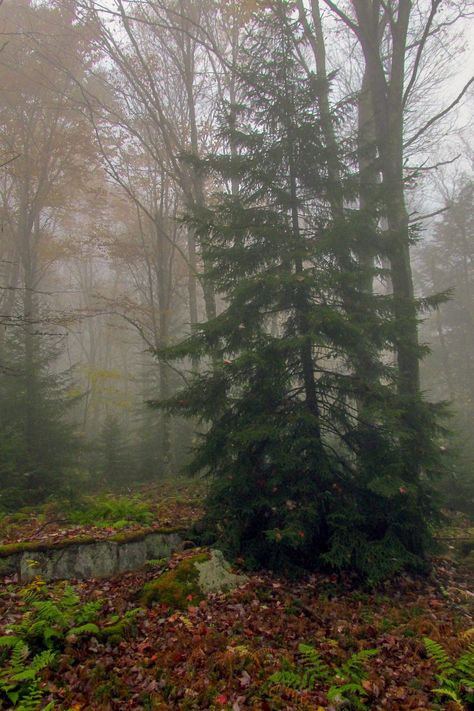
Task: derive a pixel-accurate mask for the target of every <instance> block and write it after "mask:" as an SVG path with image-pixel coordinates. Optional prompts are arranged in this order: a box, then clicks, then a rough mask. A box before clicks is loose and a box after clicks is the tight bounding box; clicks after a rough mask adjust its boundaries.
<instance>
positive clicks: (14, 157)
mask: <svg viewBox="0 0 474 711" xmlns="http://www.w3.org/2000/svg"><path fill="white" fill-rule="evenodd" d="M1 51H2V50H1V49H0V52H1ZM18 158H21V153H18V155H16V156H13V158H9V160H6V161H5V163H0V168H4V167H5V166H6V165H10V163H13V161H14V160H17V159H18Z"/></svg>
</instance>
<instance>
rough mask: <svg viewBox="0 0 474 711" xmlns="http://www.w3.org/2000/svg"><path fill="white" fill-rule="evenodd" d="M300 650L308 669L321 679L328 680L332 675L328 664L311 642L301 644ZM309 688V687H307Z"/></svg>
mask: <svg viewBox="0 0 474 711" xmlns="http://www.w3.org/2000/svg"><path fill="white" fill-rule="evenodd" d="M298 651H299V653H300V654H301V656H302V657H303V660H302V663H303V666H304V667H305V668H306V669H307V671H309V672H311V673H312V674H313V676H314V677H315V678H317V679H319V680H320V681H326V680H327V679H328V678H329V675H330V669H329V667H328V665H327V664H326V663H325V662H324V661H323V660H322V659H321V656H320V654H319V653H318V652H317V651H316V650H315V648H314V647H312V646H311V645H309V644H299V645H298ZM306 688H308V687H306Z"/></svg>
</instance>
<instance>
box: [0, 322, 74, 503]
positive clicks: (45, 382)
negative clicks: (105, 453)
mask: <svg viewBox="0 0 474 711" xmlns="http://www.w3.org/2000/svg"><path fill="white" fill-rule="evenodd" d="M27 329H29V332H28V333H26V331H27ZM12 331H14V333H12ZM27 339H28V340H29V341H30V342H31V345H30V347H29V349H28V358H27V357H26V347H25V342H26V340H27ZM58 355H59V352H58V349H57V348H56V347H54V346H52V345H51V344H48V343H47V342H46V339H45V338H43V337H42V336H41V335H40V334H33V333H32V329H31V328H30V327H29V326H28V325H26V326H25V327H21V320H19V321H18V323H17V328H15V329H11V331H10V332H9V335H8V336H7V338H6V340H5V342H4V344H3V348H2V354H1V362H2V369H1V371H0V488H1V498H0V506H1V507H6V508H12V507H13V508H14V507H17V506H19V505H21V504H26V503H37V502H40V501H43V500H44V499H45V498H46V497H47V496H50V495H53V494H58V493H60V492H61V491H63V490H64V489H65V488H67V487H69V486H70V484H71V472H72V467H73V466H77V458H78V453H79V442H78V440H77V438H76V435H75V433H74V428H73V425H72V423H71V418H70V417H69V416H68V415H69V410H70V407H71V405H72V403H73V400H72V399H71V398H69V397H68V394H67V391H68V389H69V388H70V379H69V376H68V374H67V373H66V374H62V375H61V374H56V373H55V372H54V369H53V364H54V361H55V360H56V359H57V357H58Z"/></svg>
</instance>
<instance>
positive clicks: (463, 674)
mask: <svg viewBox="0 0 474 711" xmlns="http://www.w3.org/2000/svg"><path fill="white" fill-rule="evenodd" d="M473 631H474V630H473ZM473 631H470V632H473ZM424 643H425V648H426V652H427V654H428V656H429V657H430V659H432V660H433V662H434V663H435V664H436V667H437V669H438V674H437V675H436V680H437V682H438V687H437V688H436V689H432V693H433V694H436V695H437V696H440V697H444V698H445V699H449V700H450V701H452V702H454V703H455V704H456V705H457V707H458V708H459V709H460V711H464V709H466V708H472V704H474V642H469V643H468V645H467V648H466V650H465V651H464V652H463V653H462V654H461V655H460V656H459V657H458V658H457V659H451V657H450V656H449V655H448V653H447V652H446V650H445V649H444V647H443V646H442V645H441V644H439V642H435V641H434V640H432V639H429V638H428V637H425V638H424Z"/></svg>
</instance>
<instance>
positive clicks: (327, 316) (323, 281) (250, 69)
mask: <svg viewBox="0 0 474 711" xmlns="http://www.w3.org/2000/svg"><path fill="white" fill-rule="evenodd" d="M290 16H291V15H290V6H289V4H288V3H285V2H277V3H273V4H272V10H263V11H261V12H260V13H257V15H256V17H255V24H254V25H253V26H252V27H251V28H250V29H249V32H250V36H251V38H253V39H252V41H251V42H250V44H249V47H248V50H247V53H246V55H245V56H244V57H242V62H241V65H240V66H239V67H238V68H237V69H236V71H237V72H238V76H239V77H240V80H241V81H240V103H239V105H238V106H237V105H234V106H230V107H228V110H227V114H228V116H227V120H226V121H224V128H223V142H224V143H225V144H226V145H227V146H228V147H229V150H228V151H227V152H225V151H224V152H223V153H221V154H219V155H213V156H210V157H208V159H207V160H206V161H204V162H203V163H200V164H198V165H197V166H196V169H197V170H200V171H203V172H205V173H207V175H208V176H209V179H212V180H213V181H214V184H215V185H216V186H218V187H219V188H220V191H219V192H216V194H215V195H214V198H213V200H212V204H211V207H207V208H200V209H196V210H195V211H194V213H193V215H192V216H191V217H190V218H189V220H190V222H191V224H192V225H193V226H194V227H195V229H196V230H197V232H198V234H199V236H200V243H201V244H202V248H203V261H204V264H205V265H206V272H205V274H204V279H206V280H208V282H209V283H210V284H211V285H212V287H213V288H214V289H215V291H216V292H217V293H219V294H220V295H221V297H222V302H223V307H222V311H221V313H219V314H218V315H217V316H216V318H214V319H211V320H210V321H209V322H207V323H204V324H200V325H199V326H198V327H197V328H196V329H195V330H194V332H193V334H192V335H191V336H190V337H189V338H188V339H187V340H186V341H184V342H183V343H181V344H179V345H177V346H175V347H172V348H169V349H167V350H166V351H164V352H160V353H159V354H158V355H159V357H162V358H165V359H167V360H171V359H189V361H190V362H192V363H196V362H197V361H200V363H201V370H200V372H199V373H194V374H193V375H192V376H191V382H190V385H189V387H187V388H185V389H184V390H182V391H181V392H179V393H178V394H177V395H176V396H175V397H173V398H172V399H170V400H168V401H166V402H165V403H159V404H158V406H159V407H162V408H164V409H167V410H168V411H170V412H174V413H179V414H185V415H187V416H189V417H192V418H195V419H196V420H198V421H200V422H201V423H202V425H203V431H204V434H203V435H202V436H201V438H200V442H199V443H198V445H197V446H196V448H195V450H194V459H193V461H192V462H191V465H190V471H191V472H194V473H196V472H201V471H203V472H207V473H209V474H210V475H211V477H212V486H211V493H210V496H209V498H208V502H207V522H208V525H209V527H210V528H211V530H212V531H213V535H214V537H215V538H217V539H218V542H219V544H220V545H221V546H223V547H224V548H226V549H227V550H228V551H229V552H230V553H231V554H234V555H241V556H245V558H246V560H247V561H248V562H249V563H250V564H252V563H255V564H263V565H266V566H273V567H286V568H288V567H291V566H294V565H297V566H305V567H311V566H315V565H321V564H323V565H326V566H330V567H332V568H335V569H337V570H342V569H351V570H353V571H355V572H356V573H357V574H358V575H359V576H360V577H361V578H363V579H366V580H369V581H370V582H377V581H378V580H380V579H381V578H384V577H386V576H388V575H390V574H392V573H393V572H395V571H397V570H400V569H402V568H404V567H406V566H410V567H417V568H420V567H423V565H424V557H425V550H426V545H427V544H428V543H429V540H430V535H429V527H428V525H429V520H430V517H431V515H432V512H433V504H432V500H431V495H430V492H429V486H428V476H429V474H430V473H431V472H432V471H433V470H434V469H435V468H436V466H437V459H436V457H437V453H436V447H435V439H434V435H435V432H436V428H435V425H434V421H433V416H432V413H431V410H430V408H429V407H428V406H427V405H426V404H425V403H423V402H422V401H421V399H420V402H417V403H410V407H409V408H408V410H409V411H410V417H411V420H410V423H409V424H408V419H407V417H406V412H407V403H406V402H403V401H402V400H401V399H400V397H399V395H398V394H397V387H396V386H397V373H396V371H395V369H394V366H393V365H392V364H391V360H392V359H391V358H390V357H389V356H388V354H389V353H390V352H391V351H393V348H394V344H395V343H396V342H398V340H399V338H400V330H401V325H400V324H397V323H395V321H394V317H393V300H392V297H391V296H390V295H384V294H381V293H374V291H373V290H372V288H371V287H370V285H371V284H372V281H373V280H374V279H375V278H376V277H381V276H383V275H384V271H383V269H381V268H379V267H378V266H377V264H378V262H377V259H376V258H377V256H380V255H381V253H382V251H383V242H382V240H381V239H380V237H379V236H378V235H377V234H376V233H375V231H374V230H373V229H370V230H369V229H367V220H366V219H365V217H364V216H362V215H361V214H360V212H359V211H358V210H357V209H355V208H350V207H344V206H346V205H350V204H351V199H352V198H353V176H352V175H351V171H350V170H349V169H346V168H345V166H344V165H343V163H342V160H341V156H332V161H331V162H332V164H334V162H336V163H338V164H339V166H340V168H339V170H340V176H341V178H340V181H339V182H338V184H337V185H335V184H334V181H331V180H330V175H329V172H330V171H329V169H328V156H329V150H330V148H329V147H328V146H327V145H326V144H325V140H324V134H323V131H322V128H321V121H320V116H319V110H318V105H317V101H316V98H315V97H316V92H315V86H316V82H317V79H316V78H315V77H314V76H312V75H309V76H308V74H307V73H305V71H304V70H303V69H302V66H301V63H300V61H299V60H298V58H297V57H295V42H296V44H297V43H298V39H299V38H298V36H297V34H296V33H297V30H296V29H295V26H293V24H292V21H291V19H290ZM347 111H349V109H348V108H344V107H343V108H341V109H340V115H339V116H337V117H335V120H340V121H344V120H346V119H347ZM362 254H364V255H365V258H364V259H362V258H361V255H362ZM367 255H370V259H367ZM420 355H421V354H420ZM403 413H405V414H403ZM415 431H416V437H417V442H418V444H419V447H418V451H419V453H420V461H418V462H411V463H407V461H406V458H404V457H403V446H404V442H405V441H406V440H407V438H413V437H414V432H415ZM422 465H423V476H420V471H421V467H422Z"/></svg>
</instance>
